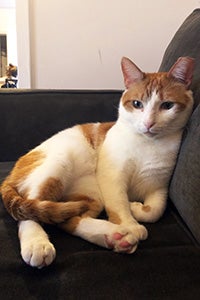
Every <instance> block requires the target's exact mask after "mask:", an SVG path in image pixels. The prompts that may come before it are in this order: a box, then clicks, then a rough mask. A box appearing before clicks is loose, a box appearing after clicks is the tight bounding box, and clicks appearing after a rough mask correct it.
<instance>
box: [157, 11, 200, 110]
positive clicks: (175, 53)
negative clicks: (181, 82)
mask: <svg viewBox="0 0 200 300" xmlns="http://www.w3.org/2000/svg"><path fill="white" fill-rule="evenodd" d="M180 56H190V57H193V58H195V59H196V61H195V71H194V76H193V81H192V84H191V89H192V90H193V93H194V100H195V106H197V104H198V103H200V9H196V10H194V11H193V12H192V14H190V15H189V16H188V18H187V19H186V20H185V21H184V22H183V24H182V25H181V27H180V28H179V29H178V31H177V32H176V34H175V35H174V37H173V39H172V40H171V42H170V44H169V45H168V47H167V49H166V51H165V54H164V56H163V60H162V63H161V66H160V68H159V71H162V72H164V71H168V70H169V69H170V68H171V66H172V65H173V64H174V63H175V61H176V60H177V59H178V58H179V57H180Z"/></svg>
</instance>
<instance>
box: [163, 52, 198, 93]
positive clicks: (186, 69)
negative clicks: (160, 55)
mask: <svg viewBox="0 0 200 300" xmlns="http://www.w3.org/2000/svg"><path fill="white" fill-rule="evenodd" d="M193 71H194V59H193V58H191V57H189V56H187V57H179V59H178V60H177V62H176V63H175V64H174V65H173V66H172V67H171V69H170V70H169V72H168V76H173V77H174V78H176V79H177V80H179V81H180V82H182V83H184V84H185V85H186V87H189V85H190V83H191V81H192V76H193Z"/></svg>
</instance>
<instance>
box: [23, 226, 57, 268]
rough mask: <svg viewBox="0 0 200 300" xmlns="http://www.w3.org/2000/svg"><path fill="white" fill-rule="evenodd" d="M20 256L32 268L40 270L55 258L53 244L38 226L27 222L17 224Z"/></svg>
mask: <svg viewBox="0 0 200 300" xmlns="http://www.w3.org/2000/svg"><path fill="white" fill-rule="evenodd" d="M19 240H20V246H21V256H22V258H23V260H24V261H25V262H26V263H27V264H28V265H30V266H32V267H37V268H42V267H44V266H48V265H50V264H51V263H52V261H53V260H54V258H55V256H56V251H55V248H54V246H53V244H52V243H51V242H50V241H49V238H48V236H47V234H46V232H45V231H44V229H43V228H42V227H41V225H40V224H38V223H36V222H34V221H31V220H27V221H21V222H19Z"/></svg>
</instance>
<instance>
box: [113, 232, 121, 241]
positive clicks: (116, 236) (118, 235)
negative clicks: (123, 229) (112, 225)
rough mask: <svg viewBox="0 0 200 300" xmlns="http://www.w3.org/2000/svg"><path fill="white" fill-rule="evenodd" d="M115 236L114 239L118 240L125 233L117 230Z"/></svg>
mask: <svg viewBox="0 0 200 300" xmlns="http://www.w3.org/2000/svg"><path fill="white" fill-rule="evenodd" d="M113 238H114V240H116V241H118V240H121V239H122V238H123V235H122V234H121V233H119V232H116V233H114V234H113Z"/></svg>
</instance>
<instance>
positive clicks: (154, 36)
mask: <svg viewBox="0 0 200 300" xmlns="http://www.w3.org/2000/svg"><path fill="white" fill-rule="evenodd" d="M25 1H26V0H23V1H22V0H17V3H18V4H17V5H18V12H19V11H20V4H19V2H21V3H22V2H25ZM26 3H27V2H26ZM28 3H29V25H30V32H29V34H30V36H29V39H30V40H29V41H30V49H29V51H30V62H27V63H30V66H31V72H30V86H31V87H32V88H69V89H79V88H80V89H89V88H92V89H107V88H108V89H115V88H117V89H121V88H123V80H122V75H121V70H120V60H121V57H122V56H128V57H129V58H131V59H132V60H133V61H134V62H135V63H136V64H137V65H138V66H139V67H140V68H141V69H143V70H144V71H155V70H157V69H158V67H159V64H160V62H161V59H162V56H163V53H164V50H165V49H166V46H167V45H168V43H169V41H170V40H171V38H172V37H173V35H174V33H175V32H176V30H177V29H178V27H179V26H180V25H181V23H182V22H183V21H184V19H185V18H186V17H187V16H188V15H189V14H190V13H191V12H192V10H193V9H195V8H197V7H198V6H200V1H195V0H176V1H174V0H152V1H149V0H110V1H108V0H101V1H100V0H84V1H83V0H57V1H55V0H42V1H41V0H29V1H28ZM22 38H23V37H22V36H21V39H22ZM20 56H21V58H22V53H21V51H20V53H19V56H18V57H19V61H20V65H21V67H22V65H23V63H21V61H22V60H20ZM20 65H19V67H20ZM21 76H22V77H21V79H22V80H21V86H22V87H23V74H21Z"/></svg>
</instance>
